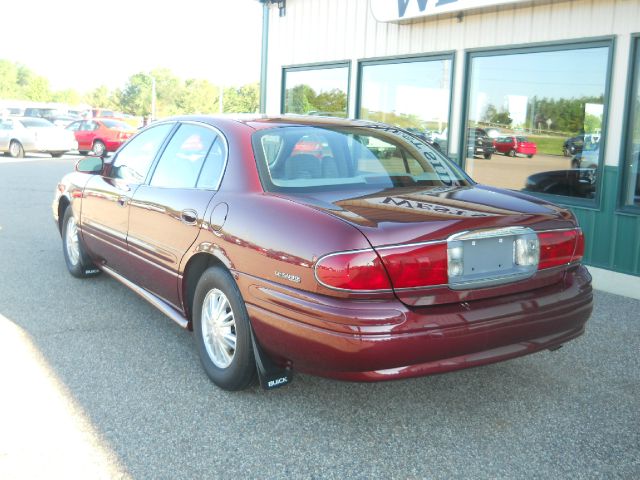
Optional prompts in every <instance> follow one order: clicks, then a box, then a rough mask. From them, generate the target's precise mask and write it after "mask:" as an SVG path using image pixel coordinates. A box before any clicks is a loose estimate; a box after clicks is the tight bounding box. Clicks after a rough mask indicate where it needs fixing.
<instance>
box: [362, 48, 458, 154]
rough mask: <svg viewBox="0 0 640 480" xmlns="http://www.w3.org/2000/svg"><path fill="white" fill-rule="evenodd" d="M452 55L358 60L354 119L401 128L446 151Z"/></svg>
mask: <svg viewBox="0 0 640 480" xmlns="http://www.w3.org/2000/svg"><path fill="white" fill-rule="evenodd" d="M452 58H453V57H452V56H447V57H439V58H438V57H430V58H424V57H422V58H410V59H399V60H398V59H394V60H386V61H364V62H362V63H361V64H360V86H359V91H360V98H359V103H358V107H359V109H358V110H359V111H358V118H363V119H366V120H374V121H377V122H384V123H389V124H391V125H396V126H398V127H402V128H405V129H407V130H409V131H410V132H412V133H414V134H415V135H417V136H419V137H421V138H423V139H424V140H426V141H427V142H429V143H430V144H432V145H433V146H434V147H436V148H438V149H439V150H441V151H442V152H444V153H446V152H448V150H449V148H448V131H449V112H450V105H451V101H450V100H451V66H452V63H453V61H452Z"/></svg>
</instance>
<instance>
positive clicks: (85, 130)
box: [76, 120, 94, 151]
mask: <svg viewBox="0 0 640 480" xmlns="http://www.w3.org/2000/svg"><path fill="white" fill-rule="evenodd" d="M93 126H94V122H93V120H83V121H82V122H80V126H79V128H78V130H77V131H76V140H77V141H78V150H80V151H88V150H91V148H93Z"/></svg>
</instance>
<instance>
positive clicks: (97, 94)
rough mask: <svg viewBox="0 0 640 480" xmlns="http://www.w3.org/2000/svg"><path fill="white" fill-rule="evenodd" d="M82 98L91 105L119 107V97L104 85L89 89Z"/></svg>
mask: <svg viewBox="0 0 640 480" xmlns="http://www.w3.org/2000/svg"><path fill="white" fill-rule="evenodd" d="M83 100H84V102H86V103H88V104H89V105H91V106H93V107H99V108H121V106H120V101H119V99H118V98H117V97H116V95H115V94H114V93H112V92H110V91H109V89H108V88H107V87H106V86H105V85H101V86H99V87H97V88H95V89H93V90H91V91H90V92H89V93H87V94H86V95H84V97H83Z"/></svg>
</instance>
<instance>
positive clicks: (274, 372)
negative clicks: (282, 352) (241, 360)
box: [251, 327, 293, 390]
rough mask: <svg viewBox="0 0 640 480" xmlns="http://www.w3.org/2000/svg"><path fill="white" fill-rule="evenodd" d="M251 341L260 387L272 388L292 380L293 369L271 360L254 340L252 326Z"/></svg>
mask: <svg viewBox="0 0 640 480" xmlns="http://www.w3.org/2000/svg"><path fill="white" fill-rule="evenodd" d="M251 343H252V344H253V355H254V356H255V358H256V369H257V370H258V378H259V379H260V385H262V388H264V389H265V390H272V389H274V388H278V387H282V386H284V385H287V384H289V383H291V382H292V380H293V370H291V368H289V367H286V368H283V367H280V366H278V365H276V364H275V363H274V362H273V360H271V358H270V357H269V355H267V353H266V352H265V351H264V350H263V349H262V348H261V347H260V345H259V344H258V342H257V341H256V335H255V333H253V327H252V328H251Z"/></svg>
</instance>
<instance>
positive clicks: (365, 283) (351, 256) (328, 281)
mask: <svg viewBox="0 0 640 480" xmlns="http://www.w3.org/2000/svg"><path fill="white" fill-rule="evenodd" d="M315 270H316V278H317V280H318V281H319V282H320V283H321V284H323V285H325V286H326V287H329V288H337V289H340V290H355V291H365V290H367V291H370V290H390V289H391V283H390V282H389V276H388V275H387V272H386V270H385V269H384V266H383V265H382V261H381V260H380V257H378V255H377V254H376V252H374V251H373V250H372V249H369V250H360V251H357V252H343V253H334V254H332V255H328V256H326V257H323V258H321V259H320V260H318V263H316V267H315Z"/></svg>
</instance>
